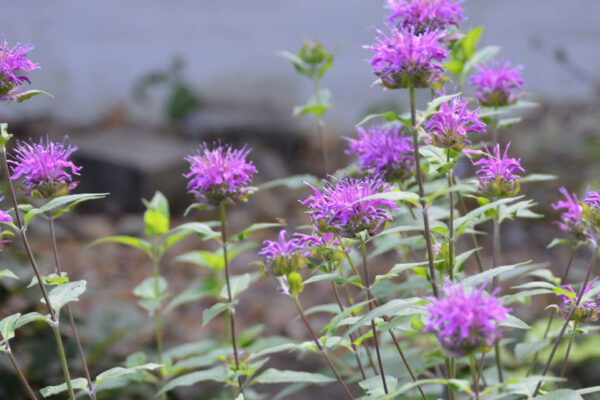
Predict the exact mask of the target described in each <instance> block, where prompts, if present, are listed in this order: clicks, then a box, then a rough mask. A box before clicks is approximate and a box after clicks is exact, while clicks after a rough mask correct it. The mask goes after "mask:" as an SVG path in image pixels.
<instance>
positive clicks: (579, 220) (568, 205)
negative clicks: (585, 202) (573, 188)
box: [552, 187, 585, 239]
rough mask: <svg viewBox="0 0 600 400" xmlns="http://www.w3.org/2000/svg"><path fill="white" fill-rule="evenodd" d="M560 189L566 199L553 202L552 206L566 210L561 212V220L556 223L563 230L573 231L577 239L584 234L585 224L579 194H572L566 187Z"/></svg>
mask: <svg viewBox="0 0 600 400" xmlns="http://www.w3.org/2000/svg"><path fill="white" fill-rule="evenodd" d="M559 191H560V193H562V195H563V196H565V200H560V201H558V202H556V203H555V204H552V208H554V209H555V210H564V211H563V212H562V213H561V214H560V220H559V221H556V223H557V224H558V226H559V227H560V229H561V230H562V231H564V232H569V233H572V234H573V235H574V236H575V237H576V238H577V239H580V238H581V237H582V236H583V231H584V229H585V224H584V221H583V215H582V211H581V208H582V207H581V204H579V201H578V200H577V194H575V193H572V194H570V193H569V192H568V191H567V189H565V188H564V187H561V188H560V189H559Z"/></svg>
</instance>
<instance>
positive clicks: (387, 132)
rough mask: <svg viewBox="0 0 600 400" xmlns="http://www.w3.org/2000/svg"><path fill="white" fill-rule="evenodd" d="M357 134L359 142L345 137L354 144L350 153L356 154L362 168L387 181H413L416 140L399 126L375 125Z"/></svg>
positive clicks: (358, 130) (360, 130)
mask: <svg viewBox="0 0 600 400" xmlns="http://www.w3.org/2000/svg"><path fill="white" fill-rule="evenodd" d="M357 132H358V139H351V138H345V139H346V140H347V141H348V142H349V143H350V149H349V150H346V154H356V156H357V157H358V163H359V166H360V168H362V169H364V170H365V171H367V172H368V173H370V174H372V175H381V176H383V177H384V178H385V179H386V180H387V181H397V180H400V181H402V180H405V179H408V178H410V176H411V175H412V173H413V170H414V164H415V162H414V157H413V144H412V139H411V138H410V137H408V136H404V133H405V132H404V131H403V130H402V131H401V130H400V127H399V126H393V125H373V126H370V127H369V129H368V130H367V131H365V130H364V129H363V128H357Z"/></svg>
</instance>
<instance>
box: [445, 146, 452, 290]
mask: <svg viewBox="0 0 600 400" xmlns="http://www.w3.org/2000/svg"><path fill="white" fill-rule="evenodd" d="M446 162H448V163H449V162H450V148H449V147H448V149H447V150H446ZM453 183H454V168H451V169H450V170H449V171H448V189H449V191H450V193H449V196H450V217H449V219H448V230H449V232H448V273H449V275H450V280H451V281H453V280H454V192H453V191H452V185H453Z"/></svg>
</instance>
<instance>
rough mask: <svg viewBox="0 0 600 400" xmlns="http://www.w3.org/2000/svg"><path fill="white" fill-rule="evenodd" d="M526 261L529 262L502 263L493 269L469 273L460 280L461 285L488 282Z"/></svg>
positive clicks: (470, 285) (524, 263) (469, 285)
mask: <svg viewBox="0 0 600 400" xmlns="http://www.w3.org/2000/svg"><path fill="white" fill-rule="evenodd" d="M528 263H529V261H525V262H522V263H518V264H512V265H503V266H500V267H496V268H494V269H489V270H487V271H483V272H480V273H478V274H475V275H471V276H469V277H467V278H465V279H464V280H463V281H462V284H463V287H472V286H474V285H479V284H481V283H483V282H488V283H489V282H491V280H492V278H493V277H495V276H497V275H500V274H502V273H504V272H508V271H512V270H513V269H515V268H517V267H520V266H522V265H526V264H528Z"/></svg>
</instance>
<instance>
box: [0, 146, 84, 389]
mask: <svg viewBox="0 0 600 400" xmlns="http://www.w3.org/2000/svg"><path fill="white" fill-rule="evenodd" d="M2 164H3V167H4V172H5V173H6V181H7V184H8V189H9V192H10V197H11V199H12V202H13V207H14V210H15V219H16V222H17V228H18V229H19V236H20V237H21V241H22V242H23V247H24V248H25V253H26V254H27V258H28V259H29V263H30V264H31V268H33V272H34V274H35V276H36V278H37V281H38V286H39V287H40V290H41V292H42V296H43V298H44V301H45V303H46V307H47V308H48V313H49V314H50V320H51V321H50V326H51V327H52V330H53V331H54V336H55V338H56V346H57V348H58V353H59V356H60V359H61V364H62V369H63V374H64V377H65V382H66V384H67V389H68V392H69V398H70V399H71V400H75V393H74V392H73V387H72V385H71V376H70V375H69V368H68V365H67V357H66V356H65V349H64V346H63V344H62V339H61V337H60V331H59V330H58V325H59V323H60V321H59V316H58V314H57V313H56V312H54V308H52V303H51V302H50V298H49V297H48V291H47V290H46V283H45V281H44V279H43V278H42V274H41V273H40V269H39V268H38V265H37V262H36V261H35V257H34V256H33V251H32V250H31V246H30V245H29V240H28V239H27V235H26V234H25V227H24V225H23V221H22V219H21V214H20V213H19V203H18V202H17V195H16V193H15V188H14V186H13V184H12V180H11V178H10V170H9V169H8V160H7V158H6V147H5V146H2Z"/></svg>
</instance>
